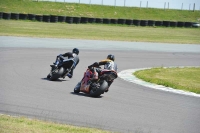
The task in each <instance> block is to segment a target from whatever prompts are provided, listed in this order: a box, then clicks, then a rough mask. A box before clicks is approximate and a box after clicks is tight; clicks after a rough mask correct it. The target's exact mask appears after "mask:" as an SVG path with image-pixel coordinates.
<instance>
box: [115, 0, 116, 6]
mask: <svg viewBox="0 0 200 133" xmlns="http://www.w3.org/2000/svg"><path fill="white" fill-rule="evenodd" d="M115 8H116V0H115Z"/></svg>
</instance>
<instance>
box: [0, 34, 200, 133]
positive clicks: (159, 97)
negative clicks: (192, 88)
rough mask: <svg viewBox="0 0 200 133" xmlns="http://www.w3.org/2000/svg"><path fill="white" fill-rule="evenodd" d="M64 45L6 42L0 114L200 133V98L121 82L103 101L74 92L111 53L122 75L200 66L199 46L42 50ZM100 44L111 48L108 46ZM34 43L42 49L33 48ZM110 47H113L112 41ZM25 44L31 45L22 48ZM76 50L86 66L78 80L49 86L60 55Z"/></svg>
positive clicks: (0, 58) (1, 55)
mask: <svg viewBox="0 0 200 133" xmlns="http://www.w3.org/2000/svg"><path fill="white" fill-rule="evenodd" d="M17 40H18V41H17ZM23 40H24V41H23ZM59 41H60V42H59ZM62 41H63V40H62V39H60V40H59V39H54V41H52V40H51V39H45V40H44V41H42V42H41V39H37V38H35V39H34V42H33V38H19V39H18V38H15V37H1V41H0V64H1V69H0V73H1V74H0V113H2V114H10V115H15V116H27V117H30V118H37V119H42V120H50V121H54V122H59V123H66V124H73V125H78V126H85V127H95V128H100V129H106V130H110V131H114V132H123V133H125V132H132V133H135V132H141V133H146V132H148V133H149V132H151V133H198V132H199V131H200V98H197V97H192V96H185V95H180V94H174V93H170V92H164V91H160V90H154V89H151V88H147V87H143V86H140V85H136V84H133V83H130V82H126V81H124V80H122V79H120V78H118V79H116V80H115V82H114V83H113V84H112V86H111V88H110V91H109V92H108V93H105V94H103V95H102V97H100V98H91V97H88V96H87V95H85V94H82V93H80V94H79V95H77V94H74V93H73V88H74V86H75V85H76V83H77V82H78V81H80V80H81V78H82V76H83V73H84V71H85V70H86V68H87V66H88V65H90V64H91V63H93V62H95V61H99V60H102V59H104V58H105V57H106V56H107V55H108V54H110V53H112V54H114V55H115V56H116V63H117V64H118V67H119V69H118V71H119V72H120V71H122V70H125V69H132V68H144V67H160V66H165V67H167V66H200V52H199V51H200V49H199V48H200V47H199V46H197V45H190V46H191V49H192V48H194V47H196V48H195V50H196V51H191V49H188V51H189V52H187V50H185V51H184V50H183V51H184V52H180V51H179V50H180V49H179V50H178V49H177V50H173V51H166V52H164V51H162V50H161V51H162V52H159V50H158V49H156V48H155V49H153V50H151V51H147V50H146V49H145V48H144V49H141V50H137V48H138V47H137V48H135V49H134V48H133V49H130V48H128V46H127V48H128V49H126V46H125V45H123V43H125V42H118V43H121V45H122V46H124V47H123V48H121V50H120V48H118V50H117V48H116V47H113V48H112V49H111V47H109V49H107V50H104V48H103V47H102V48H98V46H95V47H84V46H86V43H84V42H87V44H88V45H89V46H92V45H93V43H95V42H93V41H86V40H82V41H81V40H73V42H70V41H69V40H66V45H64V46H67V47H65V48H64V49H62V48H61V47H60V48H59V49H56V48H42V47H43V46H44V45H47V44H49V47H51V46H53V45H55V42H56V44H58V46H59V43H62ZM81 42H83V45H81ZM96 42H98V43H99V44H101V43H102V44H101V45H104V46H105V42H103V41H102V42H101V41H96ZM33 43H34V44H37V46H40V47H35V46H33V45H32V44H33ZM72 43H73V44H72ZM106 43H107V44H110V45H113V42H111V41H110V42H106ZM7 44H8V45H7ZM12 44H13V46H14V47H12ZM21 44H23V45H24V46H25V44H27V45H28V46H26V48H23V46H21V47H20V48H19V47H18V46H19V45H21ZM147 44H148V43H147ZM147 44H145V43H144V45H147ZM132 45H134V43H132ZM151 45H153V44H151ZM155 45H157V44H155ZM47 46H48V45H47ZM76 46H78V47H80V55H79V56H80V63H79V65H78V66H77V68H76V69H75V71H74V77H73V78H72V79H68V78H65V79H60V80H59V81H55V82H52V81H48V80H47V79H46V75H47V74H48V73H49V70H50V67H49V65H50V64H52V62H53V61H54V60H55V56H56V55H58V54H60V53H64V52H67V51H71V49H72V48H73V47H76ZM129 46H130V45H129ZM162 46H163V47H165V45H164V44H162V45H161V47H160V48H162ZM167 46H168V45H167ZM170 46H171V47H173V45H170ZM174 46H175V45H174ZM44 47H46V46H44ZM54 47H56V46H54ZM141 47H142V46H141ZM178 47H182V46H178ZM92 49H93V50H92ZM94 49H97V50H94ZM113 49H115V50H113ZM148 50H149V49H148Z"/></svg>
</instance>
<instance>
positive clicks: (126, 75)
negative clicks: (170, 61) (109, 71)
mask: <svg viewBox="0 0 200 133" xmlns="http://www.w3.org/2000/svg"><path fill="white" fill-rule="evenodd" d="M185 67H186V66H185ZM189 67H195V66H189ZM164 68H165V67H164ZM179 68H183V67H179ZM144 69H151V68H139V69H128V70H123V71H121V72H119V73H118V76H119V77H120V78H122V79H123V80H126V81H128V82H132V83H135V84H139V85H143V86H145V87H150V88H153V89H158V90H162V91H168V92H172V93H178V94H183V95H188V96H195V97H200V94H196V93H193V92H187V91H183V90H177V89H173V88H170V87H165V86H162V85H157V84H153V83H149V82H146V81H143V80H141V79H138V78H137V77H135V76H134V75H133V73H134V72H136V71H139V70H144Z"/></svg>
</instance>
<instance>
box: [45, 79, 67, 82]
mask: <svg viewBox="0 0 200 133" xmlns="http://www.w3.org/2000/svg"><path fill="white" fill-rule="evenodd" d="M41 79H42V80H47V81H51V80H49V79H48V78H41ZM63 81H69V80H64V79H57V80H55V81H51V82H63Z"/></svg>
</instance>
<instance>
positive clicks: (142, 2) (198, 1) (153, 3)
mask: <svg viewBox="0 0 200 133" xmlns="http://www.w3.org/2000/svg"><path fill="white" fill-rule="evenodd" d="M46 1H57V2H64V1H65V2H73V3H79V2H80V3H86V4H90V3H91V4H99V5H102V3H103V5H113V6H115V5H116V6H124V3H125V6H134V7H140V6H141V7H147V5H148V7H153V8H164V6H165V7H166V8H168V3H169V8H170V9H182V8H183V9H184V10H189V9H190V10H192V9H193V7H194V3H195V9H196V10H200V0H46ZM147 1H148V4H147ZM165 2H166V5H165Z"/></svg>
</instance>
